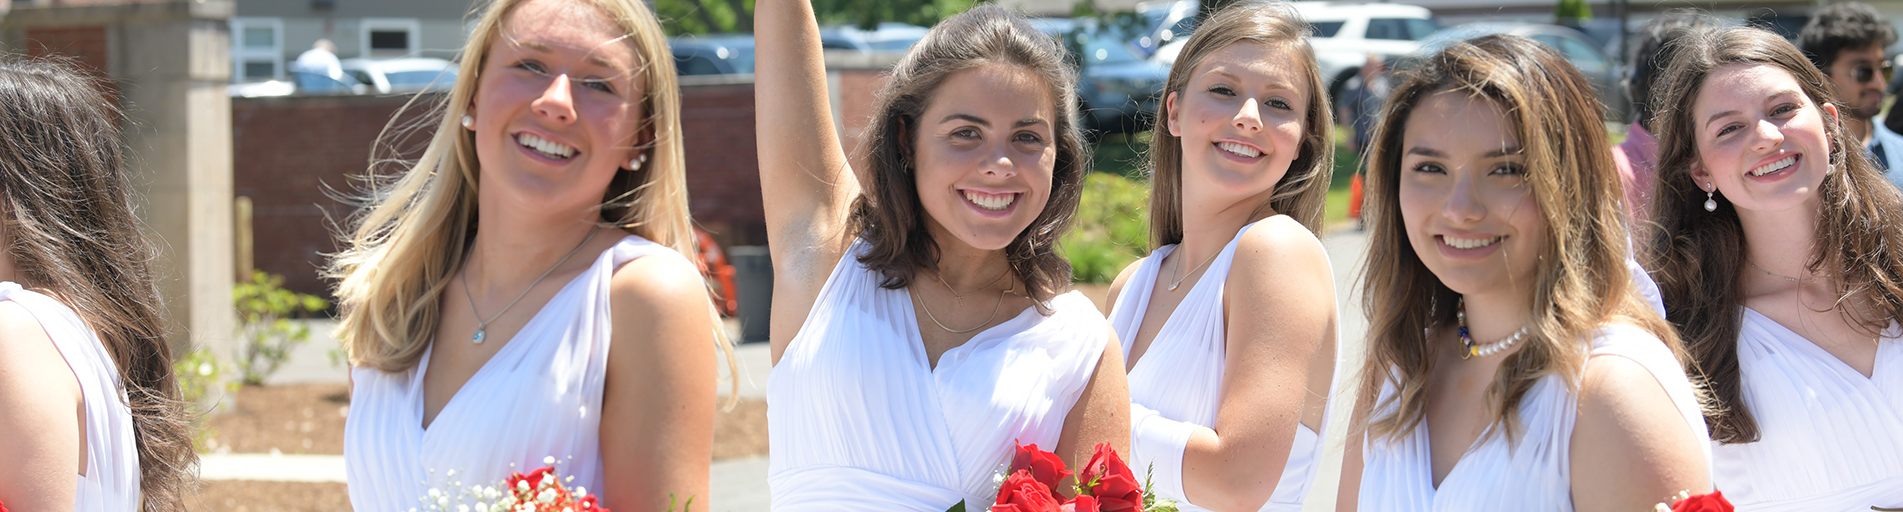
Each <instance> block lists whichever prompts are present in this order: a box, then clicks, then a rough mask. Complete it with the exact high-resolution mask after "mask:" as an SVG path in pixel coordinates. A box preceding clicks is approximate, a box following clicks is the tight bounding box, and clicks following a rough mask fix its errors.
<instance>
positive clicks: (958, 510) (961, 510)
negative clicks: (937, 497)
mask: <svg viewBox="0 0 1903 512" xmlns="http://www.w3.org/2000/svg"><path fill="white" fill-rule="evenodd" d="M945 512H965V500H958V504H957V505H952V506H951V508H948V509H945Z"/></svg>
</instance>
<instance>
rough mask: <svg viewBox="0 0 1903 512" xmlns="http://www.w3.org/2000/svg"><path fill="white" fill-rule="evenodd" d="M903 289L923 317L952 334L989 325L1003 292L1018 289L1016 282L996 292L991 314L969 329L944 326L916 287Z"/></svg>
mask: <svg viewBox="0 0 1903 512" xmlns="http://www.w3.org/2000/svg"><path fill="white" fill-rule="evenodd" d="M993 282H996V281H993ZM987 286H989V285H987ZM947 288H950V287H949V286H947ZM905 289H906V291H910V292H912V300H916V301H918V308H919V309H920V310H924V311H925V318H929V319H931V320H932V323H934V324H938V328H940V329H944V330H945V332H949V333H952V334H964V333H968V332H971V331H976V330H979V329H983V328H984V327H985V326H987V325H991V321H992V320H996V319H997V318H998V308H999V307H1001V306H1003V305H1004V294H1005V293H1006V292H1010V291H1012V290H1016V289H1018V285H1017V283H1012V284H1011V287H1010V288H1006V289H1005V290H1004V291H1000V292H998V302H997V303H995V304H992V305H991V316H987V317H985V321H983V322H979V323H978V325H977V326H975V327H972V328H970V329H953V328H950V327H946V326H945V323H944V322H940V321H938V317H937V316H936V315H933V314H932V308H929V307H926V306H925V298H924V297H921V296H919V294H918V289H917V288H913V287H910V286H907V287H905ZM952 293H954V294H956V293H957V292H952Z"/></svg>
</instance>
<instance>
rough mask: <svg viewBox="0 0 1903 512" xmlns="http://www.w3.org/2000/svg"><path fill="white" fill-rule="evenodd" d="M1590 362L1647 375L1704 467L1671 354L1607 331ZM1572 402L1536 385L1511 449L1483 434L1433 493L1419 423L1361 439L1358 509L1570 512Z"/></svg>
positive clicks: (1636, 334) (1647, 340)
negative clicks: (1674, 411) (1598, 359)
mask: <svg viewBox="0 0 1903 512" xmlns="http://www.w3.org/2000/svg"><path fill="white" fill-rule="evenodd" d="M1592 355H1593V356H1601V355H1612V356H1619V357H1624V358H1626V359H1630V360H1632V361H1634V362H1637V363H1639V365H1640V366H1643V367H1644V368H1645V369H1646V370H1647V371H1649V372H1651V374H1652V378H1654V379H1657V380H1658V383H1659V384H1660V385H1661V386H1662V387H1663V388H1664V389H1665V394H1666V395H1667V396H1669V397H1671V399H1672V404H1673V405H1676V406H1677V407H1678V411H1679V414H1680V415H1682V416H1683V417H1684V419H1685V424H1686V428H1688V429H1690V431H1691V433H1692V434H1693V435H1694V436H1696V437H1697V439H1698V440H1699V441H1700V447H1701V449H1702V451H1704V452H1705V453H1704V455H1705V460H1707V461H1709V460H1711V456H1710V455H1711V454H1710V449H1709V443H1708V442H1707V440H1708V439H1709V437H1708V436H1707V435H1706V432H1705V417H1704V415H1703V413H1702V412H1700V410H1699V408H1698V402H1697V399H1696V398H1695V397H1694V396H1693V394H1692V384H1691V381H1690V380H1689V379H1687V378H1686V377H1685V370H1684V369H1683V368H1682V367H1680V366H1679V364H1678V360H1677V359H1676V358H1674V357H1673V356H1672V351H1671V349H1669V348H1666V346H1665V344H1664V343H1663V342H1660V341H1659V339H1658V338H1657V337H1654V336H1652V335H1651V334H1650V333H1647V332H1645V331H1643V330H1640V329H1639V328H1637V327H1633V326H1629V325H1612V326H1606V327H1603V328H1600V329H1599V331H1598V334H1597V335H1596V336H1595V337H1594V339H1593V341H1592ZM1587 364H1592V363H1591V362H1590V360H1589V362H1588V363H1587ZM1393 394H1394V387H1393V382H1392V381H1390V382H1389V383H1388V384H1386V385H1384V386H1382V390H1381V399H1382V400H1386V399H1387V398H1388V397H1389V396H1392V395H1393ZM1376 403H1381V402H1376ZM1578 403H1579V397H1578V395H1576V394H1574V393H1573V392H1572V390H1571V389H1570V388H1568V387H1567V385H1566V382H1564V381H1563V380H1561V378H1560V377H1559V376H1558V375H1551V374H1549V375H1547V376H1546V377H1545V378H1542V379H1541V380H1540V381H1539V382H1537V383H1535V384H1534V385H1533V388H1532V389H1531V390H1528V391H1527V394H1526V396H1525V397H1524V398H1523V399H1522V400H1521V402H1520V406H1519V413H1520V422H1521V427H1522V428H1521V430H1520V435H1519V439H1518V440H1517V442H1515V443H1509V442H1508V441H1507V439H1506V436H1505V435H1496V432H1495V431H1494V430H1493V428H1492V427H1490V428H1489V429H1488V431H1487V432H1486V433H1484V434H1481V437H1480V439H1479V440H1477V441H1475V443H1474V445H1473V446H1472V447H1470V448H1468V449H1467V453H1466V454H1464V455H1463V456H1462V457H1461V458H1460V461H1459V462H1457V463H1455V465H1454V469H1453V471H1451V472H1449V473H1448V474H1447V476H1446V478H1444V479H1442V480H1441V483H1440V487H1439V488H1435V487H1434V465H1433V456H1432V453H1431V452H1430V446H1431V445H1430V443H1429V442H1428V432H1427V423H1425V422H1422V423H1421V424H1419V425H1417V426H1415V427H1414V429H1413V430H1412V431H1410V432H1408V433H1407V434H1405V435H1403V436H1401V437H1400V438H1399V439H1387V438H1368V439H1366V440H1365V443H1366V444H1364V445H1363V447H1364V451H1363V453H1364V459H1363V460H1364V462H1365V466H1364V467H1363V469H1362V473H1361V495H1360V507H1361V510H1380V511H1437V512H1455V511H1470V510H1514V511H1554V512H1570V511H1571V510H1573V492H1572V465H1571V455H1572V453H1571V452H1572V450H1571V446H1572V437H1573V421H1574V420H1575V419H1576V416H1577V414H1578V409H1579V406H1578ZM1393 406H1394V404H1388V405H1387V406H1385V407H1383V408H1382V410H1380V411H1377V412H1376V413H1375V416H1374V417H1375V418H1379V417H1382V416H1385V415H1388V414H1393V412H1394V407H1393ZM1498 426H1499V425H1498V424H1495V425H1494V427H1498ZM1693 491H1697V490H1696V489H1693ZM1726 494H1727V497H1729V492H1727V493H1726Z"/></svg>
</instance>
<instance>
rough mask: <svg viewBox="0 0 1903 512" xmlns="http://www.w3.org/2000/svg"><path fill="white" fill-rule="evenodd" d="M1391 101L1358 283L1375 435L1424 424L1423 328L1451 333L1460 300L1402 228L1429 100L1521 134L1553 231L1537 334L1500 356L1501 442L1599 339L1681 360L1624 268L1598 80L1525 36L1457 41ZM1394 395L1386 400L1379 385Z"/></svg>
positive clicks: (1576, 372)
mask: <svg viewBox="0 0 1903 512" xmlns="http://www.w3.org/2000/svg"><path fill="white" fill-rule="evenodd" d="M1402 77H1403V78H1402V80H1401V83H1400V85H1399V86H1398V87H1396V88H1395V89H1394V93H1393V95H1392V96H1390V97H1389V99H1388V102H1387V108H1386V112H1385V113H1384V115H1383V116H1382V121H1381V124H1380V126H1379V127H1378V128H1376V131H1375V137H1374V141H1375V144H1374V146H1373V147H1372V148H1371V152H1370V153H1369V156H1368V173H1367V176H1368V178H1367V180H1368V181H1367V196H1368V210H1367V212H1366V214H1367V215H1369V217H1368V218H1369V219H1370V224H1371V231H1372V234H1371V236H1370V245H1371V246H1372V247H1381V248H1387V249H1386V250H1378V251H1373V252H1371V253H1369V256H1368V263H1367V267H1366V269H1365V270H1364V273H1363V280H1364V281H1363V291H1362V297H1364V299H1363V300H1364V303H1363V307H1364V308H1365V309H1366V311H1367V314H1368V318H1369V319H1370V321H1369V333H1368V359H1367V363H1366V366H1365V367H1364V368H1363V369H1362V381H1361V388H1360V397H1361V400H1362V402H1361V403H1364V404H1374V407H1373V408H1372V409H1371V410H1374V411H1383V410H1388V409H1389V408H1392V411H1393V412H1392V413H1389V414H1385V415H1383V416H1380V417H1370V420H1371V422H1370V425H1369V432H1370V434H1371V435H1373V436H1377V437H1378V436H1393V437H1395V438H1398V437H1400V436H1402V435H1404V434H1406V433H1407V432H1409V431H1410V430H1412V429H1413V428H1414V427H1416V426H1417V425H1419V424H1420V422H1421V421H1422V418H1424V417H1425V412H1424V410H1425V406H1426V402H1427V399H1426V397H1425V394H1424V393H1423V391H1424V390H1425V389H1426V387H1427V381H1428V375H1429V374H1430V373H1431V372H1432V371H1433V369H1434V366H1433V361H1434V356H1435V354H1437V353H1438V351H1440V350H1450V349H1453V347H1452V346H1450V345H1449V346H1441V345H1434V344H1431V343H1430V338H1429V336H1428V334H1427V333H1428V331H1429V330H1436V331H1439V332H1445V331H1444V330H1445V329H1446V328H1448V327H1450V326H1452V325H1454V307H1453V306H1454V303H1455V301H1456V300H1458V299H1459V297H1460V296H1459V294H1457V293H1455V292H1454V290H1452V289H1450V288H1448V287H1447V285H1445V284H1443V283H1441V281H1440V278H1438V277H1436V276H1435V275H1434V273H1433V272H1432V271H1431V270H1429V269H1428V268H1427V266H1426V265H1424V264H1423V263H1422V262H1421V258H1420V256H1419V255H1418V254H1415V253H1414V249H1413V246H1412V245H1410V244H1409V243H1408V236H1409V234H1408V232H1407V229H1406V227H1405V226H1404V224H1403V222H1402V219H1401V208H1400V190H1399V188H1400V187H1399V182H1400V179H1401V172H1403V171H1402V169H1401V155H1402V152H1403V151H1404V150H1405V148H1404V147H1402V144H1403V142H1404V141H1405V138H1404V135H1405V134H1404V133H1403V131H1405V128H1406V126H1407V121H1408V118H1409V117H1410V116H1411V115H1413V113H1414V109H1415V108H1416V107H1418V106H1419V105H1420V103H1421V102H1422V101H1423V100H1425V99H1426V98H1427V97H1429V96H1431V95H1434V94H1437V93H1441V92H1446V91H1453V92H1457V93H1460V94H1467V95H1469V96H1471V97H1475V98H1484V99H1486V100H1487V101H1491V102H1494V103H1495V104H1497V105H1498V106H1499V107H1500V111H1501V112H1503V113H1504V114H1505V115H1506V117H1507V120H1508V121H1509V122H1510V124H1511V125H1512V127H1513V129H1514V130H1515V131H1517V133H1518V134H1519V139H1520V147H1521V148H1523V149H1522V151H1523V152H1524V154H1525V157H1526V169H1527V172H1526V184H1527V186H1529V187H1531V188H1532V193H1533V197H1534V199H1535V201H1536V202H1537V203H1538V204H1539V211H1540V214H1541V215H1542V216H1543V217H1544V218H1545V220H1546V225H1547V230H1548V233H1547V235H1548V236H1547V241H1546V245H1545V246H1544V247H1541V248H1540V255H1539V264H1538V266H1537V267H1536V268H1537V270H1536V274H1535V277H1534V291H1533V296H1532V297H1529V299H1531V300H1532V301H1533V315H1534V316H1533V321H1532V328H1531V329H1530V332H1529V333H1528V335H1527V337H1526V340H1525V341H1524V345H1525V346H1524V347H1523V348H1521V349H1520V350H1519V351H1517V352H1514V353H1512V354H1510V355H1508V356H1506V360H1505V361H1504V362H1502V363H1501V366H1500V369H1499V371H1498V373H1497V374H1495V376H1494V381H1493V384H1492V385H1491V386H1489V388H1488V392H1487V395H1488V402H1489V405H1490V406H1491V407H1492V408H1493V417H1494V421H1496V422H1500V423H1501V424H1503V425H1504V426H1505V432H1506V435H1507V436H1508V437H1509V438H1512V437H1513V436H1514V432H1515V431H1516V430H1517V428H1518V422H1519V420H1518V416H1517V412H1516V408H1517V406H1518V405H1519V403H1520V400H1521V399H1523V398H1524V397H1525V396H1526V393H1527V391H1528V390H1530V389H1532V387H1533V385H1534V384H1535V383H1537V382H1538V381H1539V380H1540V379H1541V378H1543V377H1545V376H1546V375H1548V374H1558V375H1560V376H1562V377H1564V378H1565V381H1566V382H1567V383H1568V385H1577V383H1578V380H1579V377H1580V375H1581V372H1582V370H1583V369H1584V367H1585V363H1586V356H1587V350H1586V348H1587V343H1588V341H1589V340H1590V339H1591V337H1592V335H1593V334H1592V333H1593V331H1595V330H1597V329H1599V328H1601V327H1603V326H1605V325H1607V324H1609V323H1615V322H1617V323H1629V324H1633V325H1636V326H1638V327H1639V328H1641V329H1643V330H1645V331H1647V332H1650V333H1651V334H1653V335H1655V336H1658V337H1659V339H1661V340H1663V341H1664V342H1665V344H1666V345H1667V346H1668V347H1672V348H1673V351H1674V352H1677V351H1678V350H1677V345H1678V340H1677V338H1676V337H1675V336H1674V335H1673V333H1672V330H1671V328H1670V327H1668V326H1667V325H1666V324H1665V321H1664V320H1663V319H1661V318H1659V316H1658V313H1657V312H1655V311H1653V310H1652V307H1651V306H1650V305H1647V304H1646V303H1645V301H1644V300H1643V299H1641V298H1640V297H1639V295H1638V292H1637V291H1636V288H1637V287H1635V286H1634V285H1633V284H1632V274H1631V273H1630V272H1629V271H1628V270H1626V265H1625V261H1626V255H1627V252H1626V251H1627V249H1626V248H1627V243H1626V218H1625V213H1624V212H1625V207H1624V205H1623V203H1622V202H1623V201H1624V200H1625V193H1624V186H1623V185H1622V184H1621V181H1620V178H1619V175H1618V173H1617V172H1616V171H1615V170H1614V167H1613V165H1612V149H1611V146H1610V144H1609V143H1608V142H1607V140H1606V137H1605V135H1604V133H1605V132H1604V130H1605V128H1604V127H1605V118H1604V115H1603V114H1602V112H1603V110H1604V109H1603V108H1601V107H1600V104H1599V100H1598V99H1597V96H1596V95H1595V94H1594V92H1593V88H1592V84H1591V82H1588V81H1586V78H1585V77H1584V76H1582V75H1580V73H1579V71H1578V70H1577V69H1574V68H1573V66H1572V65H1571V64H1568V63H1567V62H1566V59H1565V58H1564V57H1562V56H1561V55H1560V54H1559V53H1558V52H1556V51H1554V50H1553V49H1551V48H1548V47H1546V46H1544V45H1541V44H1539V43H1537V42H1534V41H1533V40H1531V39H1527V38H1524V37H1519V36H1509V35H1490V36H1483V37H1479V38H1476V39H1470V40H1466V41H1460V42H1456V43H1454V44H1453V45H1451V46H1448V47H1447V48H1446V49H1444V50H1441V51H1440V52H1438V53H1435V54H1433V55H1432V56H1429V57H1427V58H1426V59H1425V60H1424V61H1423V62H1422V63H1421V64H1420V67H1419V68H1417V69H1415V70H1414V71H1411V72H1408V73H1405V74H1403V75H1402ZM1387 383H1391V384H1393V385H1394V387H1395V389H1396V392H1395V393H1394V395H1392V396H1390V397H1389V398H1387V399H1386V400H1384V401H1382V403H1380V404H1375V402H1374V400H1375V398H1376V396H1377V395H1378V394H1379V392H1380V390H1381V388H1382V386H1383V384H1387Z"/></svg>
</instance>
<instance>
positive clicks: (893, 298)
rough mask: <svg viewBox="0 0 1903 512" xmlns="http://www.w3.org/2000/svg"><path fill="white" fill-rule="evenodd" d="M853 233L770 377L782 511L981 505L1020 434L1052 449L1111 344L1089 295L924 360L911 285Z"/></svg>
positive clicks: (776, 497) (1063, 300)
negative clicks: (867, 260)
mask: <svg viewBox="0 0 1903 512" xmlns="http://www.w3.org/2000/svg"><path fill="white" fill-rule="evenodd" d="M864 247H865V245H864V242H863V241H858V242H854V243H853V246H852V248H851V249H850V250H848V251H847V252H846V256H844V257H842V258H840V260H839V265H838V266H836V267H834V269H833V273H832V275H831V277H828V278H827V280H826V285H825V287H824V288H822V289H821V290H820V293H819V298H818V300H817V301H815V302H814V304H813V310H812V312H811V313H810V314H808V315H807V317H806V321H805V322H804V323H802V324H801V326H800V331H799V334H798V335H796V336H794V337H793V341H792V342H791V343H790V344H789V345H788V346H787V348H786V352H785V353H784V354H782V355H781V358H780V361H779V363H778V364H776V365H774V367H773V371H772V375H771V377H769V379H768V382H769V385H768V386H767V405H768V408H767V437H768V443H769V444H768V445H769V446H770V448H769V450H770V451H771V453H770V459H769V460H770V461H769V462H768V469H767V487H768V488H769V490H770V492H771V494H772V509H773V510H774V512H802V511H819V510H823V511H866V512H873V511H880V512H895V511H916V512H943V511H944V510H945V509H947V508H950V507H951V506H952V505H953V504H956V503H958V502H959V500H964V501H965V502H966V504H967V505H968V506H969V507H971V508H968V510H980V509H982V508H983V507H986V506H988V505H989V504H990V502H991V500H993V499H995V496H996V494H997V488H996V484H995V482H994V481H993V476H994V475H996V474H1000V473H1002V472H1003V470H1004V469H1005V465H1006V464H1007V463H1008V462H1010V457H1011V454H1012V450H1013V449H1014V444H1013V443H1014V442H1020V443H1024V444H1032V443H1035V444H1037V445H1038V447H1039V448H1042V449H1045V450H1054V449H1055V448H1056V445H1057V441H1058V438H1059V437H1060V436H1061V435H1062V431H1063V427H1064V418H1065V416H1067V415H1068V414H1069V413H1070V409H1071V406H1072V405H1075V404H1076V403H1077V400H1078V397H1079V396H1081V395H1082V394H1083V390H1084V386H1085V385H1086V384H1088V383H1089V382H1090V378H1091V375H1092V374H1093V373H1094V371H1095V370H1096V367H1097V360H1098V359H1100V358H1101V357H1102V356H1103V351H1104V349H1105V347H1106V346H1107V344H1108V343H1109V342H1110V340H1109V338H1108V336H1109V334H1110V328H1109V326H1108V325H1106V324H1105V322H1104V320H1103V315H1102V314H1101V313H1099V312H1098V311H1097V307H1096V306H1095V305H1094V304H1092V303H1091V302H1090V299H1087V298H1085V297H1084V295H1083V294H1081V293H1078V292H1071V293H1066V294H1063V295H1060V296H1057V297H1056V298H1054V299H1052V300H1051V302H1050V307H1051V308H1052V309H1053V310H1054V311H1053V313H1052V314H1051V315H1050V316H1044V315H1041V314H1039V313H1038V312H1037V310H1036V309H1035V308H1032V309H1026V310H1025V311H1024V312H1022V313H1020V314H1018V315H1017V316H1016V317H1015V318H1012V319H1010V320H1008V321H1006V322H1004V323H1003V324H999V325H998V326H996V327H992V328H990V329H986V330H984V331H983V332H980V333H978V335H977V336H975V337H973V338H972V339H971V341H968V342H966V343H965V344H964V345H960V346H958V347H955V348H952V349H951V350H948V351H945V353H944V354H942V355H940V356H939V359H938V366H937V367H936V368H932V367H930V365H929V362H928V359H927V358H926V354H925V348H924V342H923V341H922V340H921V339H920V338H919V334H918V333H919V325H918V318H917V317H915V316H914V314H913V309H912V300H911V298H910V297H909V295H908V294H907V292H906V290H904V289H899V290H890V289H886V288H882V287H880V286H879V283H880V281H881V279H882V278H881V276H880V275H879V274H878V273H877V272H874V271H871V270H868V269H866V268H865V266H864V265H861V264H860V263H859V261H858V259H857V255H858V254H859V253H860V252H861V251H862V250H863V248H864Z"/></svg>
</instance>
